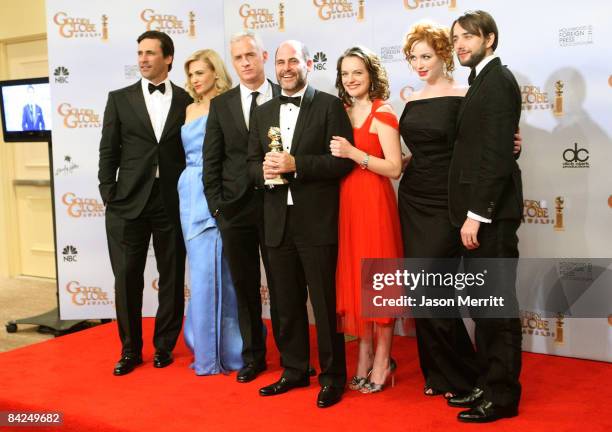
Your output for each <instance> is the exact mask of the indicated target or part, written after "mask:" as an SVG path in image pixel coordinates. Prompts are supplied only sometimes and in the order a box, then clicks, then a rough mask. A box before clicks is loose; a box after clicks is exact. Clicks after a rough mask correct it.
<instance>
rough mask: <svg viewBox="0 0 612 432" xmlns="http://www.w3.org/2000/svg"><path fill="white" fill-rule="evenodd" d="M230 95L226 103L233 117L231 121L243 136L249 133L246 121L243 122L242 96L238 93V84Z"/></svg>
mask: <svg viewBox="0 0 612 432" xmlns="http://www.w3.org/2000/svg"><path fill="white" fill-rule="evenodd" d="M230 91H231V92H232V95H231V97H230V98H229V101H228V103H227V104H228V105H229V109H230V112H231V113H232V117H234V121H233V123H234V124H235V125H236V126H238V130H239V131H240V133H241V134H242V135H244V136H245V137H246V136H247V135H248V134H249V131H248V129H247V126H246V123H245V122H244V113H243V111H242V97H241V95H240V85H237V86H236V87H234V88H233V89H232V90H230Z"/></svg>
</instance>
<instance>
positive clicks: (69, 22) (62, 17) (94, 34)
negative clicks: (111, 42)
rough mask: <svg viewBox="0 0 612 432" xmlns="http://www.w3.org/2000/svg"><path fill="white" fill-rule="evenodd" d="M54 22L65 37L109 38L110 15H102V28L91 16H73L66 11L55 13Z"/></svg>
mask: <svg viewBox="0 0 612 432" xmlns="http://www.w3.org/2000/svg"><path fill="white" fill-rule="evenodd" d="M53 22H54V23H55V25H57V27H58V30H59V34H60V36H61V37H63V38H67V39H72V38H98V37H99V38H100V39H102V40H107V39H108V17H107V16H106V15H102V17H101V20H100V29H99V30H98V27H97V26H96V24H95V23H93V22H91V20H90V19H89V18H80V17H79V18H77V17H71V16H69V15H68V14H67V13H66V12H57V13H56V14H55V15H53Z"/></svg>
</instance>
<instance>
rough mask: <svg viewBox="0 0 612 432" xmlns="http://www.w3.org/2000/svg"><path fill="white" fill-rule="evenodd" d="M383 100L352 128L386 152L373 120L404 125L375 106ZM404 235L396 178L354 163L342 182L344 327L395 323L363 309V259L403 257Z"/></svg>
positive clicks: (369, 149) (370, 147)
mask: <svg viewBox="0 0 612 432" xmlns="http://www.w3.org/2000/svg"><path fill="white" fill-rule="evenodd" d="M383 104H384V102H383V101H382V100H378V99H377V100H374V101H373V103H372V111H371V112H370V114H369V116H368V117H367V119H366V120H365V122H364V123H363V125H362V126H361V127H359V128H353V132H354V137H355V147H357V148H358V149H360V150H363V151H364V152H366V153H368V154H369V155H370V156H375V157H378V158H384V154H383V150H382V147H381V145H380V141H379V139H378V135H377V134H373V133H370V126H371V124H372V120H373V119H374V118H376V119H377V120H379V121H380V122H382V123H385V124H387V125H389V126H392V127H394V128H396V129H398V128H399V125H398V121H397V118H396V117H395V115H394V114H392V113H388V112H376V110H377V109H378V108H380V106H381V105H383ZM402 257H403V246H402V235H401V229H400V222H399V214H398V210H397V200H396V197H395V192H394V190H393V186H392V185H391V180H390V179H389V178H388V177H384V176H381V175H378V174H375V173H373V172H372V171H369V170H367V169H361V167H360V166H359V165H357V164H355V167H354V168H353V171H351V172H350V173H349V174H348V175H347V176H346V177H345V178H344V179H343V180H342V182H341V183H340V215H339V226H338V266H337V270H336V310H337V314H338V318H339V319H338V323H339V331H343V332H345V333H348V334H351V335H355V336H360V335H363V334H364V330H365V325H366V324H367V323H369V322H376V323H378V324H391V323H393V318H367V319H365V318H363V317H362V313H361V259H362V258H402Z"/></svg>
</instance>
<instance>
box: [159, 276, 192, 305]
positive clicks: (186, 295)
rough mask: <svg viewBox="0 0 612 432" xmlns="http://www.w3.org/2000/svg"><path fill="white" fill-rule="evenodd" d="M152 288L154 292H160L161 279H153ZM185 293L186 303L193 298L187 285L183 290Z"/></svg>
mask: <svg viewBox="0 0 612 432" xmlns="http://www.w3.org/2000/svg"><path fill="white" fill-rule="evenodd" d="M151 288H153V290H155V291H159V278H155V279H153V282H151ZM183 293H184V296H185V301H187V300H189V299H190V298H191V290H190V289H189V286H188V285H187V284H185V289H184V290H183Z"/></svg>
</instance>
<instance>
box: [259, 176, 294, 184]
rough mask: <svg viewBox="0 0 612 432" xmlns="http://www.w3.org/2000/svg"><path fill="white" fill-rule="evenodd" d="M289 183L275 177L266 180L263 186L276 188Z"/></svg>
mask: <svg viewBox="0 0 612 432" xmlns="http://www.w3.org/2000/svg"><path fill="white" fill-rule="evenodd" d="M287 183H289V182H288V181H287V180H285V179H284V178H282V177H280V176H279V177H276V178H272V179H267V180H266V181H265V182H264V184H265V185H266V186H277V185H284V184H287Z"/></svg>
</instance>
